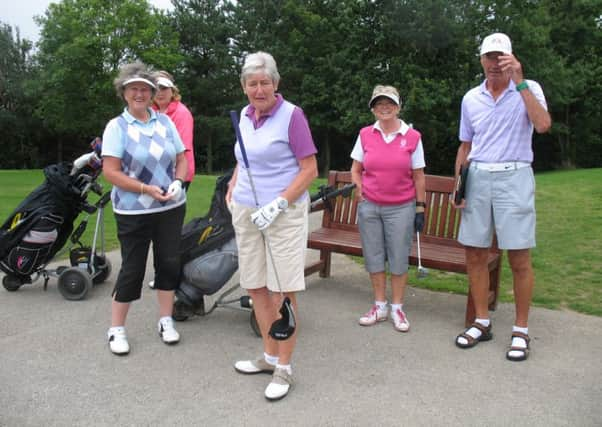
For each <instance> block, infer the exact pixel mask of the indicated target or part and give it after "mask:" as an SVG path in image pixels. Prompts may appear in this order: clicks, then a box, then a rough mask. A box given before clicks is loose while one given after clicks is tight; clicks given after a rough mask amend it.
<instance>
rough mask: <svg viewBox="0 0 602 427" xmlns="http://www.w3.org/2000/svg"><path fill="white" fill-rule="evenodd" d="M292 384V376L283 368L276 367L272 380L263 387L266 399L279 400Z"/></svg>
mask: <svg viewBox="0 0 602 427" xmlns="http://www.w3.org/2000/svg"><path fill="white" fill-rule="evenodd" d="M292 385H293V377H292V375H289V373H288V372H286V370H285V369H281V368H276V369H275V370H274V374H273V375H272V381H271V382H270V383H269V384H268V386H267V387H266V389H265V393H264V394H265V398H266V399H268V400H280V399H282V398H283V397H284V396H286V395H287V394H288V392H289V390H290V388H291V387H292Z"/></svg>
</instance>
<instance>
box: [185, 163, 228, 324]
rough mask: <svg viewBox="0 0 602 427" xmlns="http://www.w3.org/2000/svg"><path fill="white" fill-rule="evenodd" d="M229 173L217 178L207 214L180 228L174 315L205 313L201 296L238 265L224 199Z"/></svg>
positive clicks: (223, 281) (217, 286)
mask: <svg viewBox="0 0 602 427" xmlns="http://www.w3.org/2000/svg"><path fill="white" fill-rule="evenodd" d="M231 177H232V172H229V173H227V174H226V175H223V176H221V177H219V178H218V179H217V181H216V184H215V190H214V193H213V197H212V199H211V207H210V209H209V212H208V213H207V215H205V216H203V217H200V218H195V219H193V220H191V221H190V222H188V223H187V224H185V225H184V227H183V228H182V242H181V246H180V254H181V258H182V265H183V267H182V279H181V282H180V285H179V287H178V288H177V289H176V298H177V301H176V307H175V312H176V314H175V316H174V317H176V318H178V317H180V318H182V317H183V313H188V315H190V314H204V313H203V310H204V299H203V297H204V296H205V295H212V294H214V293H216V292H217V291H218V290H220V289H221V288H222V287H223V286H224V285H225V284H226V282H227V281H228V280H230V278H231V277H232V276H233V275H234V273H235V272H236V270H237V269H238V250H237V248H236V240H235V238H234V228H233V226H232V216H231V215H230V211H229V210H228V207H227V206H226V201H225V199H226V192H227V191H228V182H229V181H230V179H231ZM178 313H179V315H178ZM186 317H187V316H186Z"/></svg>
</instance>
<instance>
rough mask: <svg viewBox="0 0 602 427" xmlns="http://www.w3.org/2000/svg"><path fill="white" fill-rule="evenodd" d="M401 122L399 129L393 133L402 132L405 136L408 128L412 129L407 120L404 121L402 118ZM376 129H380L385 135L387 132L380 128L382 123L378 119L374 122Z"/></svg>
mask: <svg viewBox="0 0 602 427" xmlns="http://www.w3.org/2000/svg"><path fill="white" fill-rule="evenodd" d="M399 122H400V126H399V129H397V130H396V131H395V132H392V133H399V134H401V135H402V136H403V135H405V134H406V133H408V130H409V129H410V126H409V125H408V124H407V123H406V122H404V121H403V120H401V119H399ZM374 129H376V130H378V131H379V132H380V133H382V134H383V135H384V134H385V133H384V132H383V130H382V129H381V128H380V124H379V122H378V120H377V121H376V122H375V123H374Z"/></svg>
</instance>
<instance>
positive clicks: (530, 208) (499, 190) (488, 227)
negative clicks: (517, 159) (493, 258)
mask: <svg viewBox="0 0 602 427" xmlns="http://www.w3.org/2000/svg"><path fill="white" fill-rule="evenodd" d="M494 228H495V233H496V235H497V240H498V246H499V248H500V249H528V248H532V247H535V177H534V176H533V169H532V168H531V167H522V168H520V169H514V170H508V171H490V170H486V169H485V168H478V166H477V165H476V164H475V162H473V163H471V165H470V170H469V171H468V180H467V188H466V207H465V208H464V209H463V210H462V222H461V223H460V231H459V233H458V241H459V242H460V243H462V244H463V245H466V246H473V247H477V248H488V247H490V246H491V241H492V237H493V230H494Z"/></svg>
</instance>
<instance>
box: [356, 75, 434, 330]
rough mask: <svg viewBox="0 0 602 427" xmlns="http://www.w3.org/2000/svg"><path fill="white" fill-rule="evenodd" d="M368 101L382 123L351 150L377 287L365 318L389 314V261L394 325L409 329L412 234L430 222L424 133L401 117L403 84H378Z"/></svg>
mask: <svg viewBox="0 0 602 427" xmlns="http://www.w3.org/2000/svg"><path fill="white" fill-rule="evenodd" d="M368 106H369V107H370V109H371V110H372V113H373V114H374V116H375V117H376V123H374V124H373V125H370V126H367V127H365V128H363V129H361V130H360V134H359V136H358V138H357V141H356V143H355V146H354V148H353V151H352V152H351V158H352V159H353V164H352V166H351V179H352V180H353V183H354V184H355V185H356V186H357V188H356V191H355V197H356V198H358V199H359V201H360V203H359V205H358V226H359V230H360V237H361V239H362V250H363V253H364V261H365V267H366V270H367V271H368V273H369V274H370V281H371V282H372V287H373V289H374V305H373V306H372V308H371V309H370V310H369V311H368V312H367V313H366V314H364V315H363V316H361V317H360V319H359V323H360V325H362V326H371V325H374V324H376V323H377V322H382V321H385V320H387V317H388V316H389V307H388V304H387V297H386V280H387V277H386V270H387V267H388V270H389V272H390V273H391V289H392V292H391V293H392V295H391V318H392V320H393V326H394V328H395V329H396V330H397V331H400V332H407V331H409V330H410V322H409V321H408V318H407V316H406V315H405V312H404V311H403V304H402V303H403V294H404V290H405V286H406V284H407V282H408V258H409V255H410V249H411V246H412V236H413V234H414V231H416V232H420V231H422V229H423V227H424V208H425V202H424V200H425V178H424V166H425V163H424V151H423V148H422V140H421V137H420V133H419V132H417V131H416V130H414V129H412V128H411V127H410V126H408V125H407V124H406V123H405V122H404V121H403V120H400V119H399V118H398V115H399V112H400V110H401V100H400V99H399V93H398V92H397V89H395V88H394V87H392V86H381V85H378V86H376V87H375V88H374V91H373V92H372V97H371V98H370V102H369V103H368Z"/></svg>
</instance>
